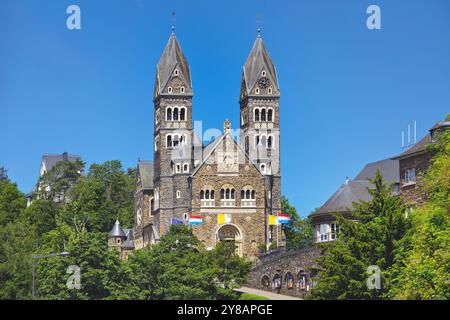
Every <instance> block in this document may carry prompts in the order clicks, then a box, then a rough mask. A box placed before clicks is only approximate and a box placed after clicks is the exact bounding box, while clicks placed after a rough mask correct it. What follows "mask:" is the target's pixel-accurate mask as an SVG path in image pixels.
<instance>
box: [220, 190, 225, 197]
mask: <svg viewBox="0 0 450 320" xmlns="http://www.w3.org/2000/svg"><path fill="white" fill-rule="evenodd" d="M220 199H225V190H224V189H221V190H220Z"/></svg>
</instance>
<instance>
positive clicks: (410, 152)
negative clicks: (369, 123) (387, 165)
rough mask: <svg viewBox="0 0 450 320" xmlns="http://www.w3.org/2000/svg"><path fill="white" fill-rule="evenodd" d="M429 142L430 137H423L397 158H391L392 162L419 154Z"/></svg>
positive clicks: (428, 135)
mask: <svg viewBox="0 0 450 320" xmlns="http://www.w3.org/2000/svg"><path fill="white" fill-rule="evenodd" d="M430 142H431V135H430V134H427V135H426V136H425V137H423V138H422V139H421V140H419V142H417V143H416V144H415V145H413V146H412V147H411V148H409V149H408V150H406V151H405V152H403V153H401V154H399V155H398V156H395V157H393V158H392V159H394V160H399V159H402V158H405V157H409V156H411V155H414V154H416V153H421V152H424V151H425V146H426V145H427V144H429V143H430Z"/></svg>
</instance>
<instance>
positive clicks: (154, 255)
mask: <svg viewBox="0 0 450 320" xmlns="http://www.w3.org/2000/svg"><path fill="white" fill-rule="evenodd" d="M234 250H235V248H234V246H231V245H226V244H225V245H219V246H217V247H216V248H215V249H214V250H212V251H209V252H208V251H206V250H205V249H204V248H203V247H202V246H201V244H200V242H199V240H198V239H197V238H196V237H195V236H194V235H193V234H192V231H191V230H190V229H188V228H187V227H186V226H183V225H175V226H171V228H170V230H169V232H168V233H167V234H166V235H165V236H163V237H162V239H161V242H160V243H159V244H156V245H153V246H151V247H147V248H145V249H143V250H139V251H136V252H135V253H134V254H133V255H132V256H131V257H130V259H129V261H128V268H130V272H129V274H130V276H131V281H129V282H128V286H127V288H126V291H127V292H128V293H129V294H131V297H132V298H133V299H166V300H179V299H218V298H220V299H232V298H237V295H236V293H234V291H233V290H232V289H233V288H234V287H235V286H238V285H240V283H241V282H242V281H244V280H245V278H246V276H247V273H248V271H249V268H250V263H249V262H248V261H245V260H243V259H242V258H239V257H238V256H236V255H235V254H234Z"/></svg>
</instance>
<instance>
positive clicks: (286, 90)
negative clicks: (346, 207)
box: [0, 0, 450, 216]
mask: <svg viewBox="0 0 450 320" xmlns="http://www.w3.org/2000/svg"><path fill="white" fill-rule="evenodd" d="M274 3H275V2H274V1H268V0H266V1H262V0H259V1H242V0H241V1H230V0H227V1H211V0H191V1H161V0H155V1H144V0H140V1H139V0H135V1H132V0H129V1H125V0H121V1H119V0H115V1H112V0H110V1H106V0H105V1H100V0H96V1H92V0H89V1H86V0H71V1H62V0H59V1H54V0H46V1H44V0H42V1H31V0H30V1H25V0H14V1H13V0H6V1H5V0H4V1H2V10H1V11H0V48H1V50H0V165H4V166H6V168H7V169H8V170H9V175H10V177H11V178H12V179H13V180H14V181H17V183H18V185H19V187H20V188H21V190H22V191H24V192H28V191H30V190H31V188H32V186H33V184H34V183H35V182H36V179H37V175H38V169H39V168H38V167H39V162H40V159H41V157H42V154H43V153H62V152H64V151H68V152H70V153H74V154H79V155H81V156H82V157H83V159H84V160H85V161H86V162H87V164H88V165H90V164H91V163H93V162H97V163H99V162H103V161H106V160H111V159H120V160H122V162H123V164H124V166H126V167H131V166H135V164H136V161H137V159H138V158H141V159H151V158H152V157H153V154H152V132H153V127H152V119H153V114H152V93H153V85H154V78H155V67H156V63H157V61H158V59H159V56H160V55H161V53H162V50H163V48H164V46H165V44H166V42H167V39H168V37H169V34H170V28H171V25H172V22H171V20H172V19H171V13H172V12H173V11H176V13H177V19H176V34H177V37H178V39H179V41H180V43H181V46H182V49H183V51H184V53H185V55H186V56H187V59H188V61H189V63H190V66H191V72H192V81H193V86H194V91H195V97H194V110H193V117H194V119H195V120H203V121H204V122H203V126H204V127H214V128H222V125H223V121H224V119H225V118H227V117H228V118H230V120H231V121H232V123H233V126H234V127H236V126H237V125H238V123H239V121H238V120H239V106H238V95H239V85H240V78H241V69H242V65H243V63H244V61H245V59H246V57H247V54H248V53H249V51H250V49H251V46H252V44H253V41H254V39H255V35H256V32H255V30H256V22H255V20H256V19H255V17H256V15H257V14H258V13H259V14H260V16H261V20H262V22H261V26H262V29H263V31H262V36H263V39H264V41H265V43H266V46H267V48H268V50H269V52H270V54H271V56H272V59H273V61H274V63H275V65H276V67H277V70H278V74H279V82H280V87H281V94H282V96H281V107H280V108H281V111H280V112H281V148H282V154H281V168H282V175H283V178H282V184H283V186H282V187H283V193H284V194H285V195H286V196H287V197H288V198H289V199H290V201H291V202H292V203H293V204H294V205H295V206H296V207H297V208H298V210H299V212H300V213H301V214H302V215H303V216H305V215H307V214H308V213H309V212H310V211H311V210H313V209H314V208H315V207H319V206H320V205H321V204H322V203H323V202H324V201H325V200H326V199H327V198H328V197H329V196H331V194H332V193H333V192H334V191H335V190H336V189H337V188H338V187H339V186H340V184H342V183H343V181H344V180H345V177H346V176H349V177H354V176H355V175H356V174H357V173H358V171H359V170H361V169H362V167H363V166H364V165H365V164H366V163H368V162H372V161H376V160H380V159H383V158H387V157H390V156H393V155H395V154H397V153H399V152H400V151H401V149H400V143H401V131H402V130H404V129H406V127H407V125H408V123H411V122H412V121H414V120H417V125H418V128H417V133H418V136H419V137H420V136H423V135H424V134H426V132H427V129H428V128H429V127H431V126H432V125H433V124H434V123H435V122H436V121H438V120H439V119H441V118H443V117H444V115H445V114H446V113H448V112H449V111H450V19H449V16H448V15H449V13H450V2H449V1H447V0H415V1H411V0H395V1H392V0H389V1H384V0H371V1H363V0H345V1H344V0H342V1H336V0H308V1H306V0H304V1H276V5H275V4H274ZM70 4H77V5H79V6H80V7H81V13H82V17H81V18H82V29H81V30H77V31H70V30H68V29H67V28H66V18H67V14H66V8H67V6H69V5H70ZM370 4H377V5H379V6H380V7H381V10H382V30H378V31H370V30H368V29H367V28H366V18H367V14H366V9H367V7H368V6H369V5H370Z"/></svg>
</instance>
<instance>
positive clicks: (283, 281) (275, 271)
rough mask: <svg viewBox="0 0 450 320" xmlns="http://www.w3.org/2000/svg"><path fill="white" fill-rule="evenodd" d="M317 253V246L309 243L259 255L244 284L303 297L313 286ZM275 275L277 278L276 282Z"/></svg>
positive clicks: (318, 252) (319, 251)
mask: <svg viewBox="0 0 450 320" xmlns="http://www.w3.org/2000/svg"><path fill="white" fill-rule="evenodd" d="M320 255H321V250H320V249H319V248H318V247H313V248H309V249H304V250H294V251H287V252H286V251H282V250H280V251H277V252H272V253H270V254H267V255H265V256H260V257H259V258H258V260H257V261H256V263H255V266H254V267H253V269H252V270H251V272H250V275H249V280H248V284H247V285H248V286H251V287H253V288H256V289H260V290H265V291H271V292H276V293H281V294H285V295H290V296H296V297H301V298H303V297H305V295H306V294H307V293H308V292H309V291H310V290H311V289H312V288H313V286H314V281H313V280H314V275H315V273H314V271H313V269H314V268H317V267H318V265H317V263H316V259H317V257H319V256H320ZM276 278H278V279H280V281H279V284H280V285H279V286H277V280H276ZM289 279H292V280H291V281H288V280H289ZM303 279H304V280H305V281H304V282H303V281H302V280H303Z"/></svg>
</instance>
